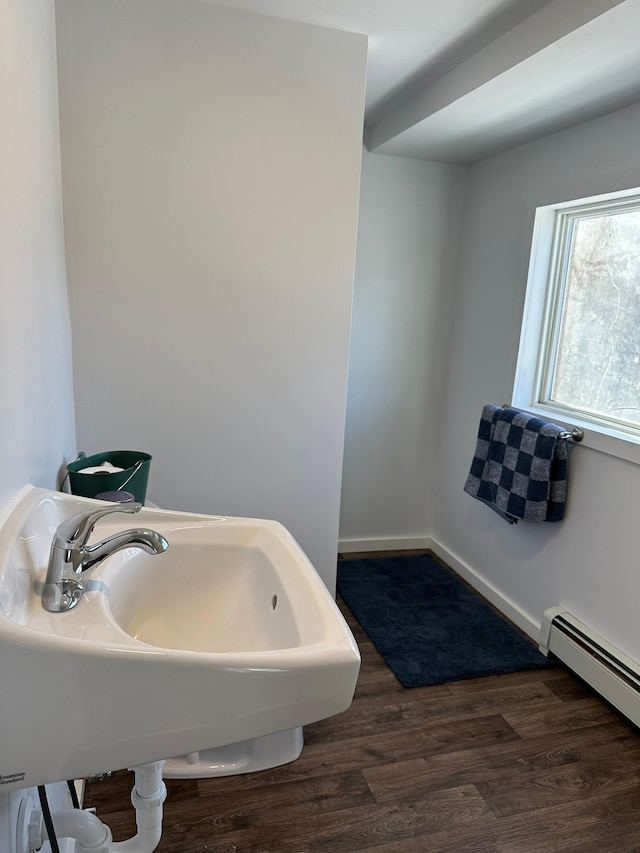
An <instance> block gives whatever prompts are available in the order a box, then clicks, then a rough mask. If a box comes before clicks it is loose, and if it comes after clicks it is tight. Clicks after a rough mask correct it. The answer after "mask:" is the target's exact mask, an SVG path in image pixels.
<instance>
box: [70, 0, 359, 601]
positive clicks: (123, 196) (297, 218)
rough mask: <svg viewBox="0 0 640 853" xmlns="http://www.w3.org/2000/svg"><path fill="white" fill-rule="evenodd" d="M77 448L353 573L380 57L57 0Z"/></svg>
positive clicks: (349, 40)
mask: <svg viewBox="0 0 640 853" xmlns="http://www.w3.org/2000/svg"><path fill="white" fill-rule="evenodd" d="M57 9H58V52H59V68H60V100H61V124H62V152H63V175H64V191H65V226H66V240H67V256H68V270H69V292H70V304H71V317H72V327H73V335H74V369H75V390H76V399H77V429H78V439H79V446H80V447H81V448H82V449H84V450H85V451H87V452H96V451H101V450H107V449H117V448H127V449H140V450H147V451H149V452H150V453H151V454H152V455H153V456H154V461H153V463H152V465H151V479H150V488H149V497H150V498H151V499H152V500H153V501H155V502H156V503H158V504H160V505H162V506H166V507H172V508H179V509H185V510H192V511H200V512H207V513H218V514H223V515H247V516H264V517H271V518H277V519H278V520H279V521H281V522H283V523H284V524H285V525H286V526H287V527H288V528H289V529H290V530H291V532H292V533H293V534H294V536H295V537H296V538H297V539H298V541H299V542H300V544H301V545H302V547H303V548H304V550H305V551H306V552H307V554H308V556H309V557H310V559H311V560H312V562H313V563H314V565H315V566H316V568H317V569H318V571H319V572H320V574H321V575H322V577H323V579H324V580H325V582H326V583H327V585H328V586H329V587H330V588H333V584H334V576H335V555H336V548H337V540H338V517H339V498H340V480H341V467H342V451H343V443H344V414H345V399H346V377H347V358H348V338H349V324H350V311H351V298H352V285H353V266H354V254H355V235H356V217H357V204H358V188H359V171H360V158H361V140H362V120H363V102H364V79H365V65H366V38H365V37H363V36H357V35H353V34H349V33H341V32H337V31H332V30H327V29H322V28H318V27H312V26H308V25H304V24H298V23H293V22H287V21H283V20H278V19H275V18H267V17H262V16H258V15H252V14H248V13H240V12H235V11H231V10H228V9H221V8H216V7H214V6H211V5H208V4H206V3H199V2H189V0H180V2H174V0H138V2H136V3H131V2H129V0H112V1H111V2H109V3H105V2H103V0H59V2H58V6H57Z"/></svg>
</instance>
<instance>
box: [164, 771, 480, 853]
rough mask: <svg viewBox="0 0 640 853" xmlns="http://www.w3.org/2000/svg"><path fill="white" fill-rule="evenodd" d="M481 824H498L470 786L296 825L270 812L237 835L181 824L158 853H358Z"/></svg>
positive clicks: (303, 817) (207, 823) (205, 823)
mask: <svg viewBox="0 0 640 853" xmlns="http://www.w3.org/2000/svg"><path fill="white" fill-rule="evenodd" d="M481 818H484V819H485V820H486V821H489V822H491V821H495V818H494V817H493V816H492V815H491V812H490V810H489V808H488V807H487V804H486V803H485V802H484V800H483V799H482V797H480V795H479V794H478V792H477V791H476V789H475V788H474V787H473V786H467V787H464V788H451V789H448V790H446V791H436V792H434V793H433V794H432V795H430V797H428V798H425V799H423V800H420V801H415V802H406V803H397V804H396V803H393V804H385V805H382V806H381V805H374V806H364V807H360V808H355V809H344V810H339V811H335V810H334V811H333V812H332V813H330V814H329V813H327V814H324V815H318V814H305V813H301V814H300V819H299V823H298V824H292V823H291V821H290V820H283V819H282V818H281V817H280V812H279V810H272V816H271V819H270V820H269V819H267V818H266V817H265V819H264V820H262V821H261V822H260V823H259V824H257V823H256V824H253V825H252V826H250V827H246V828H245V829H241V830H238V831H234V832H225V831H224V826H222V827H221V826H220V825H218V824H217V822H216V819H215V817H213V816H212V817H211V818H210V819H208V820H207V819H196V820H193V821H184V820H183V821H181V823H180V825H179V827H178V826H176V827H175V828H174V831H173V832H172V836H173V837H174V838H175V839H176V840H175V841H173V840H172V841H170V842H165V843H164V844H163V845H162V846H161V847H159V848H158V853H196V851H199V850H201V849H202V850H204V849H206V850H207V851H209V853H228V851H230V850H234V851H236V852H237V853H301V851H304V852H305V853H358V851H361V850H363V849H365V848H366V847H369V846H372V845H377V844H382V843H384V842H386V841H389V840H391V839H402V838H412V837H415V836H417V835H425V834H428V833H430V832H437V831H441V830H442V829H444V828H445V827H452V826H453V827H457V826H461V825H464V824H468V823H471V824H474V823H476V822H477V821H478V820H479V819H481ZM221 829H222V830H223V831H221ZM178 836H181V837H180V838H179V840H178ZM205 839H206V840H205ZM204 844H206V845H207V847H206V848H204V846H203V845H204ZM198 845H200V846H198Z"/></svg>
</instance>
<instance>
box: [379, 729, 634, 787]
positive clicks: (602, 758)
mask: <svg viewBox="0 0 640 853" xmlns="http://www.w3.org/2000/svg"><path fill="white" fill-rule="evenodd" d="M616 760H619V761H620V763H621V767H622V768H623V772H625V773H626V775H628V776H629V777H630V778H631V776H632V774H630V773H629V769H630V767H631V762H632V761H634V760H635V761H636V762H637V764H638V767H640V738H639V737H638V736H637V735H636V734H635V733H634V732H632V731H630V730H629V727H628V726H627V725H626V724H625V723H624V722H622V721H616V722H615V723H612V724H611V725H608V726H600V727H594V728H590V729H584V730H580V731H577V732H566V733H561V734H557V735H555V736H552V737H540V738H532V739H529V740H526V741H522V740H520V739H519V738H518V739H516V740H512V741H502V742H500V743H497V742H496V743H494V744H487V745H484V746H477V747H476V748H474V749H465V750H462V751H459V752H451V751H448V752H447V751H444V752H440V753H431V754H429V755H426V756H424V757H423V756H421V757H420V758H417V757H414V758H411V759H405V760H399V761H398V762H395V763H394V764H391V763H390V764H380V763H377V764H375V765H373V766H372V767H369V768H363V774H364V776H365V778H366V780H367V782H368V784H369V787H370V788H371V790H372V793H373V794H374V796H375V798H376V800H378V801H380V802H384V801H385V800H391V799H394V798H401V797H406V796H416V795H420V794H423V793H425V792H426V791H428V790H433V789H434V788H438V787H442V786H447V785H466V784H476V785H479V784H480V783H482V782H490V781H491V780H494V779H499V780H500V781H501V783H502V784H504V785H505V786H508V784H511V786H512V787H513V788H514V789H516V790H517V789H518V788H519V787H520V786H524V785H525V783H526V782H525V780H526V777H528V776H530V775H532V774H536V773H540V772H549V771H550V770H552V769H553V768H557V767H563V766H566V765H573V764H579V763H581V762H583V763H584V762H587V761H597V762H598V763H601V764H603V766H606V767H607V772H611V771H610V770H609V767H610V765H613V764H614V762H615V761H616ZM405 766H406V768H405ZM624 768H626V770H624ZM405 772H406V775H405ZM516 796H517V794H516Z"/></svg>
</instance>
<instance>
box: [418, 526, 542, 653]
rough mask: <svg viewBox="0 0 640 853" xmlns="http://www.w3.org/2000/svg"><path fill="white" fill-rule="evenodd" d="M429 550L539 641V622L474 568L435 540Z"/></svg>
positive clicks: (526, 632)
mask: <svg viewBox="0 0 640 853" xmlns="http://www.w3.org/2000/svg"><path fill="white" fill-rule="evenodd" d="M431 550H432V551H433V553H434V554H436V555H437V556H438V557H440V559H441V560H444V562H445V563H446V564H447V565H448V566H450V567H451V568H452V569H453V570H454V572H456V573H457V574H459V575H460V577H461V578H464V580H466V581H467V583H469V584H470V585H471V586H472V587H473V588H474V589H475V590H476V591H477V592H479V593H480V595H482V596H484V597H485V598H486V599H487V601H490V602H491V603H492V604H493V605H494V606H495V607H497V608H498V610H500V612H501V613H504V615H505V616H506V617H507V619H510V620H511V621H512V622H513V623H514V624H515V625H517V626H518V628H520V629H521V630H523V631H524V632H525V634H528V635H529V636H530V637H531V638H532V639H533V640H534V641H535V642H536V643H537V642H538V641H539V639H540V622H536V620H535V619H533V618H532V617H531V616H530V615H529V614H528V613H525V612H524V611H523V610H521V609H520V608H519V607H518V606H517V605H516V604H514V603H513V601H511V600H510V599H509V598H506V596H504V595H503V594H502V593H501V592H500V591H499V590H498V589H496V588H495V587H494V586H492V585H491V584H490V583H489V582H488V581H487V580H485V578H483V577H482V575H480V574H479V573H478V572H477V571H476V570H475V569H474V568H472V567H471V566H469V565H468V564H467V563H465V562H463V561H462V560H460V559H459V558H458V557H456V555H455V554H454V553H453V552H452V551H450V550H449V549H448V548H447V547H446V545H443V544H442V543H441V542H438V541H437V540H436V539H432V540H431Z"/></svg>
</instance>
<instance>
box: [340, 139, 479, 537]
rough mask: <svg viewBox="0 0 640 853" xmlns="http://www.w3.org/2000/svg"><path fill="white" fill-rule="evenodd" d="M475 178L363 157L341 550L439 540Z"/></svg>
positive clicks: (427, 165)
mask: <svg viewBox="0 0 640 853" xmlns="http://www.w3.org/2000/svg"><path fill="white" fill-rule="evenodd" d="M466 173H467V170H466V168H465V167H463V166H451V165H447V164H444V163H431V162H426V161H422V160H410V159H406V158H404V157H393V156H382V155H379V154H370V153H367V152H365V153H364V159H363V167H362V185H361V192H360V217H359V223H358V250H357V260H356V284H355V292H354V306H353V323H352V332H351V355H350V362H349V394H348V402H347V430H346V443H345V459H344V471H343V485H342V507H341V517H340V541H341V543H343V544H342V546H341V547H343V546H344V544H345V543H346V542H348V541H349V540H364V539H410V538H415V537H425V536H430V535H431V532H432V517H433V501H434V496H435V483H436V469H437V463H438V441H439V427H440V422H441V415H442V401H443V390H444V377H445V373H446V364H445V359H444V357H443V352H446V351H447V350H448V340H449V332H450V328H451V322H452V311H453V306H454V294H455V284H456V274H457V257H458V240H459V233H460V222H461V218H462V214H463V212H464V208H463V201H464V190H465V182H466Z"/></svg>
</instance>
